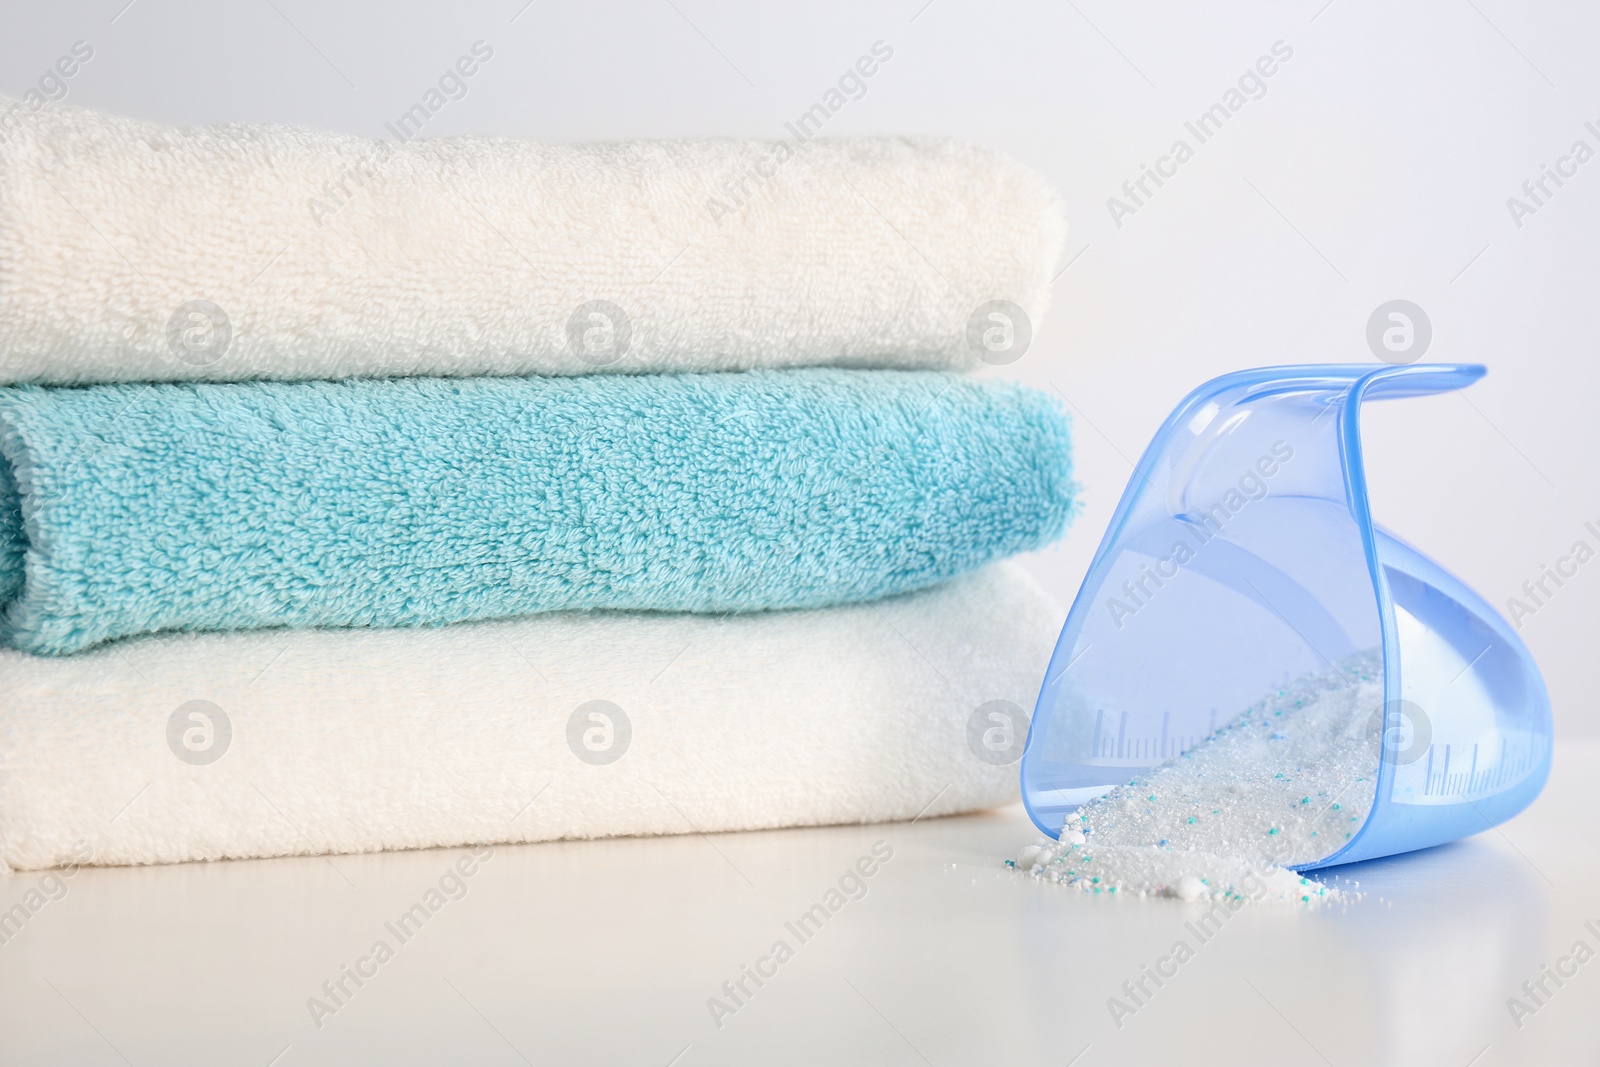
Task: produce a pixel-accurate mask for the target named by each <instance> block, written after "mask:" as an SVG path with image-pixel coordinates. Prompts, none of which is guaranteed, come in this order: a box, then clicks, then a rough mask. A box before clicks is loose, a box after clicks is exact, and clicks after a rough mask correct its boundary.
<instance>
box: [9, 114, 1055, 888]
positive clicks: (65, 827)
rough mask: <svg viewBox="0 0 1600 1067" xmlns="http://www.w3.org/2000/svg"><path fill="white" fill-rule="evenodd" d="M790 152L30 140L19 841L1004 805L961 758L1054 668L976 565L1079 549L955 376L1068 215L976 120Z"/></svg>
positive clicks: (260, 835) (1033, 449) (31, 844)
mask: <svg viewBox="0 0 1600 1067" xmlns="http://www.w3.org/2000/svg"><path fill="white" fill-rule="evenodd" d="M785 149H786V151H785V152H779V153H775V152H774V149H773V146H771V145H763V144H757V143H744V142H733V141H703V142H681V143H641V144H617V145H587V146H565V147H554V146H545V145H535V144H527V143H520V142H515V141H508V140H504V139H498V138H462V139H450V140H436V141H425V140H417V141H407V142H369V141H362V140H359V139H356V138H351V137H345V136H336V135H331V134H321V133H313V132H310V131H306V130H300V129H293V128H273V127H215V128H204V129H187V130H175V129H170V128H165V127H158V126H153V125H149V124H146V123H140V122H133V121H129V120H126V119H121V118H115V117H110V116H105V115H99V114H95V113H92V112H86V111H82V110H77V109H71V108H66V107H60V108H46V109H42V110H40V111H38V112H36V113H33V114H32V115H31V117H30V118H29V119H28V120H27V121H26V122H23V123H19V124H18V125H17V126H15V127H12V128H10V129H8V131H7V136H6V138H5V140H4V142H3V143H0V383H4V384H3V385H0V646H4V647H0V859H3V860H4V862H5V863H7V864H9V865H11V866H14V867H46V866H52V865H57V864H63V863H81V862H86V861H87V862H97V863H147V862H167V861H179V860H192V859H212V858H220V857H245V856H273V855H285V854H294V853H323V852H359V851H371V850H376V849H385V848H407V847H427V846H436V845H457V844H465V843H479V842H504V841H537V840H549V839H554V838H564V837H594V836H601V835H612V834H641V833H679V832H690V831H702V832H703V831H711V830H729V829H749V828H758V827H773V826H789V825H803V824H819V823H830V822H860V821H875V820H884V819H898V818H911V817H915V816H918V815H919V814H929V815H932V814H943V813H949V812H956V811H966V810H973V809H975V808H981V807H986V806H990V805H993V804H995V803H999V802H1003V801H1005V800H1006V799H1008V798H1009V797H1011V796H1012V795H1013V794H1014V791H1015V768H1014V765H1008V764H1011V763H1013V761H1012V760H1011V759H995V758H985V754H984V753H983V752H981V751H979V750H978V749H977V748H976V747H975V746H974V745H973V744H972V743H970V742H971V738H970V736H969V735H970V733H971V724H972V723H973V722H974V721H975V720H974V715H975V714H978V713H980V712H981V711H982V709H983V708H985V707H990V708H991V709H992V708H993V707H995V706H1000V705H996V703H995V702H1005V705H1004V706H1014V707H1017V708H1028V707H1031V706H1032V702H1033V699H1034V697H1035V695H1036V693H1037V689H1038V685H1039V682H1040V679H1041V677H1042V674H1043V671H1044V666H1045V664H1046V662H1047V660H1048V658H1049V653H1050V648H1051V645H1052V642H1053V639H1054V636H1055V632H1056V629H1057V626H1058V624H1059V622H1060V619H1059V614H1058V610H1057V609H1056V607H1055V606H1054V605H1053V604H1052V603H1051V602H1050V601H1049V600H1048V599H1047V598H1046V597H1045V596H1044V595H1043V594H1042V593H1041V592H1040V591H1039V590H1038V589H1037V588H1036V587H1035V586H1033V585H1032V583H1031V582H1030V581H1029V580H1028V579H1027V578H1026V577H1024V576H1023V575H1022V573H1021V572H1020V570H1018V569H1016V568H1015V566H1014V565H1012V564H1004V563H1000V562H999V561H1001V560H1003V559H1004V558H1005V557H1007V556H1011V555H1014V554H1016V553H1019V552H1024V551H1029V550H1032V549H1037V548H1039V547H1042V546H1044V545H1046V544H1048V543H1049V542H1051V541H1053V540H1055V539H1056V538H1057V537H1059V536H1060V535H1061V534H1062V533H1063V532H1064V530H1065V528H1066V525H1067V522H1068V520H1069V518H1070V515H1071V512H1072V506H1073V486H1072V483H1071V480H1070V475H1069V462H1068V460H1069V455H1068V438H1067V428H1066V425H1065V422H1064V418H1063V415H1062V414H1061V412H1060V411H1059V410H1058V408H1057V406H1056V405H1055V404H1054V403H1053V402H1052V400H1051V399H1050V398H1049V397H1047V396H1045V395H1043V394H1040V393H1038V392H1035V391H1032V390H1028V389H1024V388H1021V387H1019V386H1015V385H1012V384H1009V383H1005V382H1000V381H995V380H980V379H975V378H970V377H965V376H963V375H961V374H960V373H959V372H960V371H962V370H965V369H969V368H970V367H972V366H975V365H977V364H978V362H979V359H978V356H979V355H980V354H982V353H983V351H984V349H983V347H982V345H981V344H975V343H974V340H973V336H972V335H973V331H974V329H975V328H976V329H982V328H983V327H984V326H985V324H986V323H987V322H988V321H989V320H990V318H992V317H993V316H992V315H991V311H992V309H993V308H996V307H998V308H1001V309H1003V314H1002V317H1003V319H1004V325H1005V328H1006V329H1007V330H1008V331H1009V330H1011V329H1013V328H1018V329H1022V330H1024V331H1026V329H1027V325H1028V323H1029V322H1033V323H1036V322H1037V321H1038V317H1039V316H1040V315H1041V314H1042V312H1043V310H1044V303H1045V298H1046V292H1047V288H1048V283H1049V280H1050V271H1051V268H1052V266H1053V264H1054V260H1055V257H1056V254H1057V252H1058V251H1059V246H1060V243H1061V240H1062V236H1063V223H1062V220H1061V217H1060V209H1059V205H1058V203H1057V200H1056V198H1055V196H1054V195H1053V193H1052V192H1051V191H1050V189H1049V188H1048V187H1047V186H1046V185H1045V184H1044V183H1043V181H1042V180H1041V179H1040V178H1039V177H1038V176H1036V175H1034V174H1032V173H1031V172H1029V171H1027V170H1026V169H1024V168H1022V167H1020V166H1019V165H1017V164H1015V163H1013V162H1011V161H1009V160H1007V159H1005V158H1003V157H1000V156H997V155H994V154H992V153H989V152H985V151H982V150H979V149H976V148H973V147H971V146H967V145H963V144H958V143H954V142H947V141H919V140H901V139H875V140H859V141H833V142H827V141H815V142H809V143H806V144H804V145H798V146H792V147H791V146H785ZM771 159H781V160H782V162H781V165H775V166H776V170H775V172H773V173H771V174H769V173H768V170H767V169H761V170H760V174H761V175H762V177H761V179H760V181H759V182H758V185H757V187H756V188H755V189H754V190H753V191H751V192H750V195H749V196H748V198H747V199H746V200H745V202H744V203H743V204H742V206H741V207H740V208H739V209H738V210H737V211H735V212H732V213H728V212H727V211H726V210H718V211H709V210H708V209H707V201H708V198H710V197H713V196H714V195H715V193H716V190H718V189H719V188H721V187H723V186H724V185H725V184H726V183H727V182H728V181H730V180H732V179H737V178H738V177H739V176H740V175H743V174H746V173H747V172H749V171H750V170H751V168H752V167H753V166H754V165H755V163H757V162H759V161H764V160H771ZM1017 319H1020V320H1021V323H1020V325H1019V324H1018V323H1017V322H1014V321H1013V320H1017ZM974 321H976V322H977V324H978V325H977V327H974V326H973V323H974ZM995 321H1001V320H1000V319H996V320H995ZM1010 336H1011V334H1009V333H1008V334H1007V337H1008V338H1009V337H1010ZM982 725H984V726H986V727H987V726H990V725H991V723H990V719H989V718H983V719H982Z"/></svg>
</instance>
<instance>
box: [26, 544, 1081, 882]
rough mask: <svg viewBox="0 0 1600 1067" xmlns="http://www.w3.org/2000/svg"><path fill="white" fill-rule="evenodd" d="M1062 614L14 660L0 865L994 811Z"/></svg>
mask: <svg viewBox="0 0 1600 1067" xmlns="http://www.w3.org/2000/svg"><path fill="white" fill-rule="evenodd" d="M1061 615H1062V613H1061V611H1060V609H1059V608H1058V607H1056V606H1055V605H1054V603H1053V602H1052V601H1050V599H1049V598H1048V597H1047V596H1046V595H1045V594H1044V593H1043V592H1041V591H1040V590H1039V588H1038V587H1037V586H1036V585H1034V584H1033V582H1032V581H1031V580H1030V579H1029V578H1028V577H1027V576H1026V575H1025V574H1024V573H1023V572H1022V571H1021V570H1020V569H1019V568H1017V567H1016V566H1015V565H1014V564H1001V565H998V566H996V567H992V568H990V569H988V570H986V571H983V572H980V573H978V574H976V575H972V576H969V577H967V578H963V579H959V580H957V581H956V582H954V583H951V584H948V585H944V586H941V587H938V588H935V589H932V590H926V591H923V592H919V593H913V594H910V595H907V596H903V597H897V598H894V599H890V600H884V601H879V602H877V603H874V604H861V605H855V606H851V607H844V608H831V609H825V610H818V611H802V612H777V613H770V614H757V615H744V616H732V617H728V618H725V619H720V620H719V619H717V618H713V617H706V616H689V615H669V614H622V613H616V614H606V613H595V614H564V615H552V616H542V617H534V618H528V619H524V620H517V621H512V622H494V623H478V624H467V625H460V626H453V627H443V628H438V629H422V630H342V631H329V630H324V631H301V632H299V633H292V632H286V631H258V632H253V633H242V634H204V635H163V636H157V637H150V638H141V639H137V640H132V641H126V642H121V643H118V644H115V645H109V646H106V647H104V648H102V649H98V650H95V651H92V652H89V653H85V654H82V655H78V656H72V657H66V658H36V657H33V656H29V655H27V654H25V653H19V652H14V651H3V652H0V693H3V694H4V699H3V707H0V857H3V859H4V860H5V862H6V863H7V864H9V865H11V866H12V867H16V868H38V867H50V866H56V865H61V864H66V863H74V862H79V863H81V862H90V863H101V864H129V863H162V862H174V861H183V860H199V859H218V858H222V857H248V856H279V855H288V854H317V853H338V852H369V851H375V850H379V849H394V848H421V847H430V846H448V845H461V844H467V843H496V842H519V841H545V840H553V839H558V838H585V837H601V836H608V835H619V834H674V833H685V832H693V831H707V832H708V831H716V830H744V829H757V828H764V827H778V826H797V825H816V824H828V823H851V822H869V821H879V820H894V819H910V818H915V817H917V816H918V815H919V814H920V815H925V816H933V815H942V814H948V813H952V812H961V811H971V810H975V809H979V808H984V807H990V806H993V805H996V804H1000V803H1003V802H1006V801H1008V800H1011V799H1014V798H1015V796H1016V794H1017V766H1016V762H1015V761H1016V759H1017V758H1018V757H1020V755H1021V746H1022V744H1023V741H1024V740H1025V737H1026V729H1027V726H1026V716H1027V715H1028V714H1031V712H1032V709H1033V702H1034V699H1035V697H1036V696H1037V693H1038V689H1039V685H1040V682H1041V680H1042V679H1043V676H1044V670H1045V666H1046V664H1047V662H1048V660H1049V657H1050V652H1051V648H1052V646H1053V643H1054V640H1055V636H1056V632H1057V628H1058V626H1059V624H1060V622H1061ZM597 702H605V703H597ZM618 709H620V712H619V710H618ZM580 754H581V755H580ZM607 760H610V762H607Z"/></svg>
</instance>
